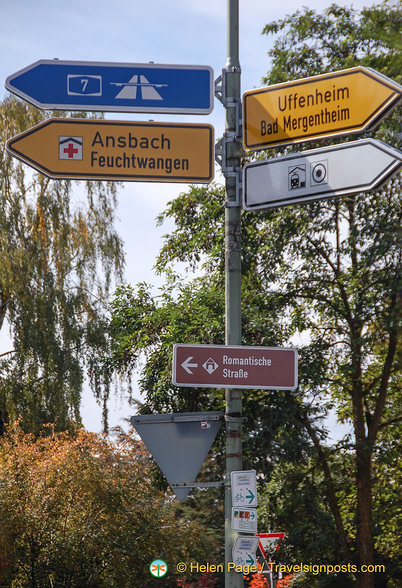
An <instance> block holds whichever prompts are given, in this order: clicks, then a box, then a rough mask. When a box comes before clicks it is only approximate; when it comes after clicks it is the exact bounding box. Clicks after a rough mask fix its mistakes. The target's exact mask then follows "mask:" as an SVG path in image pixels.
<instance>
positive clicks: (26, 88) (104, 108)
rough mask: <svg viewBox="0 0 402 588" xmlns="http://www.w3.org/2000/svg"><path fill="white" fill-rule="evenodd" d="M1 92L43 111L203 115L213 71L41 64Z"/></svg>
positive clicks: (156, 66) (10, 79) (29, 68)
mask: <svg viewBox="0 0 402 588" xmlns="http://www.w3.org/2000/svg"><path fill="white" fill-rule="evenodd" d="M5 86H6V88H7V90H9V91H10V92H12V93H13V94H16V95H17V96H19V97H20V98H23V99H24V100H26V101H27V102H30V103H31V104H33V105H34V106H37V107H38V108H42V109H45V110H89V111H100V112H109V111H110V112H155V113H174V114H208V113H210V112H211V111H212V109H213V70H212V68H211V67H209V66H204V65H161V64H155V63H148V64H138V63H103V62H84V61H61V60H58V59H53V60H51V59H41V60H39V61H36V62H35V63H33V64H31V65H29V66H27V67H25V68H24V69H21V70H20V71H18V72H16V73H14V74H12V75H11V76H9V77H8V78H7V79H6V82H5Z"/></svg>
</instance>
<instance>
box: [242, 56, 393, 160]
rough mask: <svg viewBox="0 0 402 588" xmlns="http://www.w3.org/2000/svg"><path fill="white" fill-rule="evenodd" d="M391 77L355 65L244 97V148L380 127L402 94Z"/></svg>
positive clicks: (268, 88) (257, 147)
mask: <svg viewBox="0 0 402 588" xmlns="http://www.w3.org/2000/svg"><path fill="white" fill-rule="evenodd" d="M401 93H402V88H401V86H400V85H399V84H397V83H396V82H393V81H392V80H390V79H389V78H387V77H386V76H383V75H381V74H379V73H378V72H376V71H374V70H372V69H367V68H364V67H354V68H351V69H346V70H342V71H336V72H333V73H329V74H322V75H318V76H314V77H311V78H304V79H301V80H296V81H292V82H285V83H283V84H276V85H274V86H268V87H266V88H259V89H257V90H250V91H248V92H246V93H245V94H244V96H243V110H244V112H243V121H244V122H243V124H244V133H243V137H244V146H245V148H246V149H250V150H252V149H253V150H258V149H265V148H266V147H276V146H278V145H288V144H290V143H299V142H301V141H311V140H313V139H320V138H324V137H331V136H334V135H346V134H350V133H361V132H363V131H365V130H367V129H369V128H372V127H373V126H375V125H376V124H377V123H378V122H379V121H380V120H381V119H382V118H383V117H384V116H385V115H386V114H387V113H388V112H389V110H390V109H391V108H393V107H394V106H395V105H396V103H397V102H398V100H399V98H400V97H401Z"/></svg>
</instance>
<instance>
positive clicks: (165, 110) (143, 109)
mask: <svg viewBox="0 0 402 588" xmlns="http://www.w3.org/2000/svg"><path fill="white" fill-rule="evenodd" d="M40 65H55V66H57V65H63V66H68V65H71V66H84V67H88V68H90V67H114V68H120V67H132V68H142V69H145V68H146V69H150V70H152V69H168V70H183V69H184V70H191V71H194V70H204V71H208V72H209V74H210V84H209V106H208V108H195V107H189V108H186V107H179V108H175V107H166V106H165V107H164V106H154V107H152V106H132V107H130V106H120V105H116V106H113V105H99V104H80V105H78V104H69V103H68V102H67V101H66V102H64V103H63V104H61V103H56V104H53V103H45V102H39V101H38V100H36V99H35V98H33V97H32V96H30V95H29V94H26V93H25V92H23V91H21V90H20V89H18V88H15V87H14V86H13V85H12V82H13V80H14V79H16V78H18V77H19V76H21V75H22V74H24V73H25V72H27V71H30V70H32V69H34V68H36V67H38V66H40ZM4 85H5V88H6V90H8V91H9V92H11V93H12V94H14V95H15V96H18V97H19V98H22V99H23V100H25V101H26V102H29V103H30V104H32V105H33V106H36V107H37V108H40V109H41V110H74V111H88V112H138V113H155V114H157V113H160V114H210V113H211V112H212V110H213V108H214V96H215V92H214V71H213V69H212V67H211V66H209V65H183V64H179V65H174V64H165V63H154V62H149V63H128V62H118V63H117V62H103V61H70V60H61V59H60V60H59V59H39V60H38V61H35V62H34V63H31V64H30V65H28V66H26V67H24V68H23V69H20V70H18V71H17V72H15V73H13V74H11V75H9V76H8V77H7V78H6V81H5V83H4Z"/></svg>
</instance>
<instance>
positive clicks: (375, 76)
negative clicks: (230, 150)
mask: <svg viewBox="0 0 402 588" xmlns="http://www.w3.org/2000/svg"><path fill="white" fill-rule="evenodd" d="M357 73H361V74H364V75H366V76H367V77H369V78H371V79H372V80H374V81H375V82H377V83H378V84H380V85H382V86H385V87H387V88H389V89H390V90H391V91H392V93H391V94H390V95H389V96H388V97H387V98H386V100H384V102H383V103H382V104H380V105H378V106H376V108H375V110H374V111H371V112H370V114H369V115H368V116H367V117H366V119H365V120H364V121H363V122H362V123H360V124H359V125H356V124H352V125H350V126H345V127H338V128H336V129H334V130H331V131H329V130H323V131H321V132H319V131H318V132H317V131H312V132H311V133H304V132H302V133H300V134H299V135H298V136H295V137H288V138H287V139H284V138H283V137H282V138H280V139H278V140H275V139H274V138H273V137H272V136H268V137H267V138H264V140H263V141H260V142H251V141H249V140H248V136H247V135H248V134H251V131H250V133H248V127H247V124H248V113H247V102H248V98H253V97H255V96H256V95H259V94H268V93H271V92H277V91H280V90H285V91H286V90H291V89H292V88H294V87H300V86H305V85H308V84H313V83H316V82H321V81H327V80H332V79H335V78H342V77H346V76H349V75H353V74H357ZM401 92H402V88H401V86H400V85H399V84H397V83H396V82H394V81H393V80H391V79H390V78H387V77H386V76H384V75H382V74H380V73H378V72H376V71H375V70H374V69H370V68H366V67H362V66H357V67H353V68H349V69H345V70H339V71H336V72H332V73H325V74H319V75H317V76H311V77H308V78H301V79H298V80H292V81H288V82H282V83H280V84H274V85H272V86H267V87H264V88H257V89H255V90H248V91H247V92H245V93H244V94H243V145H244V148H245V149H246V150H248V151H258V150H263V149H266V148H269V147H279V146H283V145H291V144H293V143H301V142H303V141H312V140H314V139H323V138H327V137H333V136H336V135H346V134H352V133H363V132H364V131H366V130H368V129H371V128H374V127H375V126H376V125H377V124H379V122H380V120H381V119H382V118H384V117H385V116H386V115H387V114H388V113H389V112H390V110H392V109H393V108H394V107H395V106H396V104H397V102H398V101H399V99H400V97H401ZM250 118H251V115H250ZM250 124H251V123H250Z"/></svg>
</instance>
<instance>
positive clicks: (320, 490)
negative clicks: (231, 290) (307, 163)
mask: <svg viewBox="0 0 402 588" xmlns="http://www.w3.org/2000/svg"><path fill="white" fill-rule="evenodd" d="M400 22H401V10H400V3H397V4H396V3H394V2H384V3H383V4H381V5H378V6H374V7H372V8H367V9H364V10H362V11H361V12H360V13H359V12H357V11H355V10H353V9H351V8H341V7H339V6H336V5H333V6H331V7H330V8H329V9H327V10H325V11H324V12H323V13H322V14H318V13H316V12H315V11H313V10H309V9H308V8H304V9H303V10H300V11H297V12H296V13H295V14H294V15H291V16H288V17H286V18H285V19H283V20H282V21H279V22H276V23H271V24H269V25H267V26H266V27H265V29H264V32H265V33H267V34H275V35H277V38H276V40H275V43H274V47H273V49H272V51H270V53H269V55H270V57H271V58H272V67H271V70H270V72H269V74H268V75H267V77H266V78H265V82H266V83H269V84H272V83H278V82H282V81H285V80H291V79H297V78H301V77H308V76H310V75H315V74H319V73H324V72H326V71H333V70H338V69H343V68H347V67H352V66H355V65H365V66H370V67H373V68H375V69H376V70H377V71H379V72H380V73H384V74H386V75H388V76H389V77H391V78H392V79H394V80H395V81H400V75H401V71H400V40H399V36H398V34H399V31H400ZM398 65H399V67H398ZM399 128H400V112H399V111H397V112H396V113H394V114H393V116H392V117H391V118H389V119H388V120H387V121H385V123H384V124H383V125H382V126H381V128H380V129H379V130H378V131H377V132H376V134H375V136H376V137H377V138H380V139H382V140H384V141H386V142H388V143H389V144H390V145H392V146H394V147H398V146H399V144H398V129H399ZM269 155H271V156H272V152H271V153H270V154H269ZM167 217H169V218H173V220H174V221H175V224H176V229H175V231H173V232H172V233H171V234H170V235H168V236H167V237H166V240H165V245H164V247H163V248H162V250H161V253H160V255H159V258H158V260H157V264H156V267H157V268H158V269H159V271H160V272H165V273H166V274H167V275H168V281H167V285H166V287H165V288H164V289H162V291H161V293H160V295H159V296H157V297H154V296H151V293H150V290H147V288H146V287H145V286H143V285H142V286H140V287H138V288H137V289H132V288H128V289H124V290H121V291H119V292H118V295H117V298H116V300H115V301H114V304H113V319H112V322H111V334H112V338H113V343H112V348H113V356H112V362H111V363H112V364H113V368H115V369H118V370H122V371H123V370H126V373H127V371H130V369H133V368H134V367H138V366H139V365H140V360H141V358H142V354H145V359H146V361H145V364H144V369H143V371H142V377H141V380H140V388H141V391H142V392H143V393H144V396H145V403H144V406H143V410H144V411H145V412H149V411H155V412H159V411H162V410H202V409H218V408H222V406H223V401H224V399H223V394H222V391H219V390H216V391H214V390H213V391H211V390H208V392H205V390H195V389H194V390H192V389H188V388H186V389H185V390H183V389H175V388H174V387H173V386H172V384H171V379H170V365H171V347H172V345H173V343H177V342H182V343H186V342H187V343H214V344H216V343H223V342H224V341H223V312H224V310H223V304H224V301H223V289H224V278H223V272H224V245H223V230H224V229H223V192H222V190H221V189H219V188H218V187H216V186H211V187H209V188H207V189H205V188H196V187H193V188H191V189H190V190H189V191H188V193H187V194H182V195H180V196H179V197H178V198H177V199H175V200H174V201H173V202H171V203H170V204H169V206H168V208H167V210H166V211H165V212H164V213H163V214H162V215H161V216H160V218H159V222H163V220H164V219H165V218H167ZM400 224H401V200H400V178H399V177H394V178H393V179H392V180H391V181H390V182H388V183H387V185H385V186H384V187H382V188H381V189H380V190H378V191H376V192H375V193H370V194H365V195H359V196H357V197H343V198H341V199H330V200H325V201H321V202H315V203H309V204H308V205H303V206H295V207H293V206H292V207H290V206H289V207H286V208H283V209H279V210H270V211H268V212H253V213H248V212H244V213H243V215H242V246H243V251H242V264H243V275H242V313H243V315H242V321H243V343H244V344H247V345H267V346H270V345H272V346H273V345H280V344H289V343H293V344H294V345H297V346H298V347H299V350H300V362H299V383H300V387H299V391H298V393H297V394H292V393H280V392H273V393H267V392H262V391H255V392H254V391H253V392H250V391H248V392H245V393H244V395H243V398H244V415H245V419H246V420H245V423H244V433H245V440H244V441H245V443H244V451H245V464H244V466H245V468H248V467H255V468H256V469H257V471H258V472H259V473H261V474H263V475H265V480H266V481H269V479H270V476H274V477H272V478H271V479H272V480H279V482H280V484H279V489H278V496H279V497H280V496H281V492H282V502H281V501H280V500H278V501H277V502H276V503H275V502H274V512H273V513H272V514H271V512H270V510H269V508H270V507H271V506H272V505H273V500H274V497H275V493H273V490H272V485H270V483H269V484H268V485H267V488H266V495H267V501H268V502H267V504H268V505H269V506H267V511H266V512H263V516H265V519H264V520H265V521H266V525H269V526H271V527H272V525H271V524H270V523H272V524H278V523H279V524H282V525H284V526H283V527H282V528H281V529H277V530H285V531H287V533H288V535H289V537H290V538H291V539H290V541H289V542H288V549H289V551H288V554H289V556H292V555H293V557H301V556H302V555H303V557H304V556H308V555H311V556H312V555H313V552H309V551H308V549H307V548H306V545H307V543H308V541H309V537H310V535H311V533H312V527H314V529H315V532H314V543H313V545H314V555H315V561H323V562H325V561H332V563H333V562H338V561H339V558H341V559H342V561H344V562H346V563H350V562H353V564H356V565H358V566H359V565H361V564H366V565H367V564H368V565H370V564H372V563H373V562H379V563H384V562H386V566H387V574H388V577H396V576H397V570H396V566H397V565H398V547H397V537H395V536H394V535H392V532H390V533H386V531H385V529H386V526H387V521H388V528H389V529H395V528H396V526H397V517H398V507H397V498H396V494H395V488H396V485H397V483H398V482H397V475H396V462H395V458H396V454H397V447H398V440H399V439H400V434H399V435H398V433H397V430H398V426H399V423H400V416H399V415H398V413H397V407H398V405H399V406H400V391H399V389H398V381H399V380H398V378H400V371H398V370H399V367H398V365H399V364H398V350H399V346H400V343H399V341H398V335H399V331H398V319H399V318H400V317H399V314H400V305H399V292H400V282H399V281H398V271H399V267H400V261H401V253H400V248H399V245H398V233H399V229H400ZM176 262H181V263H185V264H186V265H187V266H188V267H189V268H190V269H193V270H194V269H195V270H197V271H200V272H201V273H202V276H201V277H197V279H196V280H192V279H191V277H190V276H188V277H186V278H185V279H184V280H181V278H180V277H178V276H176V275H175V274H174V264H175V263H176ZM398 403H399V404H398ZM329 409H335V411H336V414H337V417H338V419H339V421H340V422H341V423H348V424H350V426H351V433H350V435H347V436H346V437H345V439H343V440H341V441H340V442H339V443H338V444H337V445H335V446H332V447H331V446H330V445H329V443H328V441H327V440H326V433H325V428H324V427H323V426H322V423H321V422H320V420H319V417H320V416H325V415H326V414H327V413H328V410H329ZM307 438H308V439H309V442H308V443H307V442H306V440H307ZM278 464H279V465H278ZM273 468H275V470H274V473H273V474H272V469H273ZM278 468H279V469H278ZM312 479H314V480H316V481H317V482H318V483H317V484H316V485H315V484H313V483H312V482H311V480H312ZM285 493H286V494H285ZM283 495H285V499H284V498H283ZM373 496H374V500H373ZM270 497H273V498H272V499H271V498H270ZM289 503H290V504H291V505H294V508H293V512H294V513H295V514H294V516H293V517H292V509H291V508H290V506H289ZM275 504H276V506H275ZM296 517H297V518H296ZM309 521H310V522H309ZM322 528H325V529H326V532H325V533H324V532H321V533H320V532H319V530H320V529H322ZM327 531H328V532H327ZM383 533H385V537H386V538H382V537H381V535H382V534H383ZM329 537H332V539H334V540H333V541H330V540H329ZM351 579H352V581H353V580H354V579H353V578H351ZM374 580H375V581H376V583H377V584H376V585H377V586H380V585H381V582H383V581H385V580H384V575H383V576H382V578H381V577H379V578H374V575H373V574H359V575H358V576H357V582H358V584H359V586H365V587H367V588H371V587H372V586H373V585H374ZM327 581H331V582H333V578H331V579H328V578H325V577H321V578H319V579H318V580H317V582H321V584H319V585H320V586H324V585H325V583H326V582H327ZM345 581H347V580H346V578H345ZM317 585H318V584H317Z"/></svg>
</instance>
